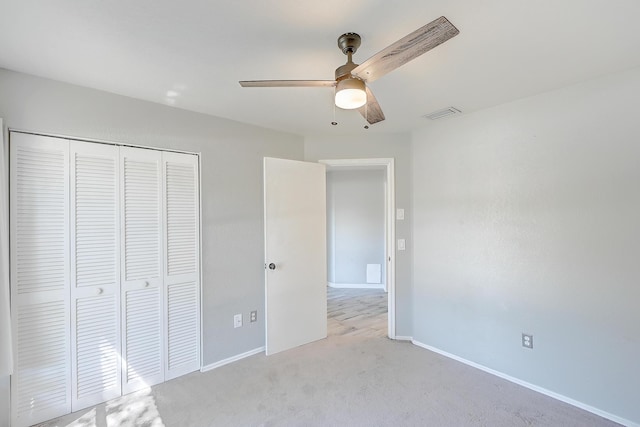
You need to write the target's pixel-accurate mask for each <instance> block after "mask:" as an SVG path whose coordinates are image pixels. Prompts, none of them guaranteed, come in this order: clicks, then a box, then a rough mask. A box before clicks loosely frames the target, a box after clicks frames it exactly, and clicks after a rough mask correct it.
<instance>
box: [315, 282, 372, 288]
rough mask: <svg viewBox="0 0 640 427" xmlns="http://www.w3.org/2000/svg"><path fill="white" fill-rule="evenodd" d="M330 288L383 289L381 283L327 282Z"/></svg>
mask: <svg viewBox="0 0 640 427" xmlns="http://www.w3.org/2000/svg"><path fill="white" fill-rule="evenodd" d="M327 285H329V287H330V288H336V289H384V284H383V283H333V282H327Z"/></svg>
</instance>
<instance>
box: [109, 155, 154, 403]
mask: <svg viewBox="0 0 640 427" xmlns="http://www.w3.org/2000/svg"><path fill="white" fill-rule="evenodd" d="M161 159H162V153H161V152H159V151H154V150H144V149H135V148H129V147H121V148H120V170H121V174H120V177H121V178H120V179H121V184H120V199H121V203H122V209H121V216H120V218H121V224H122V226H121V247H122V251H121V265H122V272H121V286H122V299H123V303H124V304H123V307H122V318H121V319H122V354H123V366H122V392H123V393H124V394H126V393H130V392H133V391H136V390H140V389H142V388H145V387H148V386H150V385H154V384H158V383H161V382H162V381H164V370H163V366H164V351H163V349H164V347H165V330H164V327H163V325H164V317H165V316H164V314H163V307H164V298H163V294H164V293H163V275H162V270H163V269H162V258H163V245H162V221H163V219H162V211H161V204H162V174H161Z"/></svg>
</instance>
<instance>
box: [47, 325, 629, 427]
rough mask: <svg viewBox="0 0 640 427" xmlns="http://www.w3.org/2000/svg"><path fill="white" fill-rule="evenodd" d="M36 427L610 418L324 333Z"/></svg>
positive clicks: (582, 421) (417, 353)
mask: <svg viewBox="0 0 640 427" xmlns="http://www.w3.org/2000/svg"><path fill="white" fill-rule="evenodd" d="M81 417H82V418H81ZM42 425H43V426H67V425H71V426H89V425H97V426H107V425H108V426H116V425H124V426H162V425H165V426H167V427H172V426H492V427H493V426H496V427H498V426H510V427H511V426H576V427H578V426H580V427H585V426H615V425H618V424H616V423H613V422H611V421H608V420H605V419H603V418H600V417H598V416H595V415H593V414H590V413H588V412H585V411H582V410H580V409H577V408H575V407H572V406H570V405H567V404H564V403H562V402H559V401H556V400H554V399H551V398H549V397H546V396H544V395H541V394H538V393H536V392H533V391H531V390H528V389H525V388H523V387H520V386H517V385H515V384H512V383H510V382H507V381H505V380H502V379H500V378H497V377H494V376H492V375H489V374H487V373H485V372H482V371H479V370H477V369H474V368H471V367H468V366H466V365H464V364H461V363H458V362H455V361H452V360H449V359H447V358H445V357H442V356H440V355H437V354H435V353H432V352H430V351H427V350H424V349H421V348H419V347H416V346H414V345H412V344H409V343H405V342H395V341H391V340H389V339H387V338H379V337H378V338H376V337H344V336H331V337H329V338H328V339H326V340H321V341H319V342H316V343H312V344H308V345H305V346H302V347H299V348H296V349H293V350H290V351H288V352H284V353H280V354H276V355H273V356H269V357H266V356H264V354H259V355H255V356H252V357H249V358H247V359H244V360H241V361H239V362H236V363H233V364H230V365H226V366H223V367H221V368H218V369H215V370H213V371H210V372H207V373H204V374H202V373H193V374H189V375H186V376H184V377H181V378H178V379H176V380H173V381H169V382H167V383H164V384H161V385H158V386H156V387H153V388H152V390H151V391H150V392H149V391H143V392H140V393H137V394H134V395H129V396H125V397H123V398H120V399H116V400H115V401H112V402H110V403H107V404H103V405H99V406H98V407H97V408H94V409H91V410H85V411H82V412H80V413H77V414H72V415H69V416H65V417H63V418H60V419H58V420H56V421H54V422H50V423H45V424H42Z"/></svg>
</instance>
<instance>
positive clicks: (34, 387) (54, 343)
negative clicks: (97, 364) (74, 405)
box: [10, 133, 71, 426]
mask: <svg viewBox="0 0 640 427" xmlns="http://www.w3.org/2000/svg"><path fill="white" fill-rule="evenodd" d="M10 206H11V317H12V320H13V322H12V323H13V340H14V341H13V351H14V360H15V369H14V372H13V375H12V377H11V411H12V419H13V421H12V424H13V425H15V426H26V425H32V424H35V423H37V422H40V421H44V420H47V419H50V418H55V417H57V416H59V415H63V414H66V413H69V412H71V368H70V359H71V357H70V356H71V355H70V350H69V349H70V343H69V141H67V140H63V139H59V138H48V137H41V136H36V135H28V134H20V133H12V134H11V203H10Z"/></svg>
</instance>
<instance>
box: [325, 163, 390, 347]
mask: <svg viewBox="0 0 640 427" xmlns="http://www.w3.org/2000/svg"><path fill="white" fill-rule="evenodd" d="M320 163H323V164H325V165H326V166H327V172H328V173H331V172H334V171H335V172H355V173H357V172H369V173H370V172H374V173H379V174H381V175H382V177H383V179H384V187H382V188H381V191H383V192H384V197H383V221H382V223H383V225H382V227H383V228H384V230H383V233H382V245H381V252H382V253H381V256H380V257H378V259H380V260H381V261H380V263H381V264H379V265H378V264H376V262H374V263H373V264H369V265H367V264H362V266H361V267H362V269H363V270H362V271H361V274H362V273H364V272H365V270H364V269H366V276H367V280H366V283H367V284H371V286H368V285H362V283H351V285H352V286H350V288H353V287H361V288H365V289H361V290H358V289H343V288H340V287H338V288H337V289H336V288H335V287H334V288H333V290H331V289H330V294H333V296H334V297H336V298H346V297H348V296H349V293H352V294H353V293H361V294H363V295H360V296H359V298H362V299H363V301H367V303H366V304H368V305H369V306H371V307H375V309H376V310H380V301H379V300H380V298H381V297H382V298H384V295H385V294H384V291H386V309H387V328H386V329H387V331H386V335H387V336H388V337H389V338H391V339H395V251H394V241H395V185H394V161H393V159H392V158H382V159H334V160H320ZM376 171H377V172H376ZM328 261H329V262H330V263H331V260H328ZM346 274H347V275H348V274H349V272H347V273H346ZM376 275H377V277H378V280H376ZM334 278H335V277H334ZM329 281H330V282H331V277H330V280H329ZM347 282H348V281H347ZM356 282H358V281H356ZM360 282H365V281H360ZM376 283H377V286H376ZM353 285H355V286H353ZM367 288H373V289H367ZM375 288H378V289H375ZM382 289H384V290H382ZM372 302H373V304H372Z"/></svg>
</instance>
